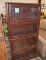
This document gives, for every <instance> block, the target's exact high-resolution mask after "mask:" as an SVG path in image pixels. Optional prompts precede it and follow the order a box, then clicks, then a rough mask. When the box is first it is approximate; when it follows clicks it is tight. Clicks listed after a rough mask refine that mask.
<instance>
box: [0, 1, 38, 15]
mask: <svg viewBox="0 0 46 60" xmlns="http://www.w3.org/2000/svg"><path fill="white" fill-rule="evenodd" d="M6 2H22V3H38V0H0V14H1V13H3V14H4V15H5V14H6V8H5V3H6Z"/></svg>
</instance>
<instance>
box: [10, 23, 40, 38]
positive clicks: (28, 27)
mask: <svg viewBox="0 0 46 60" xmlns="http://www.w3.org/2000/svg"><path fill="white" fill-rule="evenodd" d="M38 28H39V24H38V23H32V24H31V23H16V24H11V26H10V36H11V38H15V37H17V36H24V35H28V34H38Z"/></svg>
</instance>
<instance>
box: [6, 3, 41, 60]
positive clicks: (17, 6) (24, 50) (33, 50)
mask: <svg viewBox="0 0 46 60" xmlns="http://www.w3.org/2000/svg"><path fill="white" fill-rule="evenodd" d="M40 6H41V5H40V4H29V3H6V13H7V20H8V30H9V42H10V46H11V53H12V60H29V59H32V58H34V57H36V54H37V43H38V33H39V24H40Z"/></svg>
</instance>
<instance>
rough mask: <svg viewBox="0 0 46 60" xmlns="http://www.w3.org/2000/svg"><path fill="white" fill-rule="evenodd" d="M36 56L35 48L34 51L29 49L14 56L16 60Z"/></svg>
mask: <svg viewBox="0 0 46 60" xmlns="http://www.w3.org/2000/svg"><path fill="white" fill-rule="evenodd" d="M33 54H35V48H33V49H29V50H25V51H23V50H22V51H20V52H16V53H15V55H14V58H15V59H14V60H17V59H20V58H23V57H27V56H30V58H31V56H32V55H33Z"/></svg>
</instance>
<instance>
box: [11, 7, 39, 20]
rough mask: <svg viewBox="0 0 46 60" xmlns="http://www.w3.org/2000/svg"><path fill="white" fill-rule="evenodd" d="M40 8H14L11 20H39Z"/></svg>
mask: <svg viewBox="0 0 46 60" xmlns="http://www.w3.org/2000/svg"><path fill="white" fill-rule="evenodd" d="M38 15H39V7H12V8H11V19H12V20H13V21H14V20H37V19H38V18H39V16H38Z"/></svg>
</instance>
